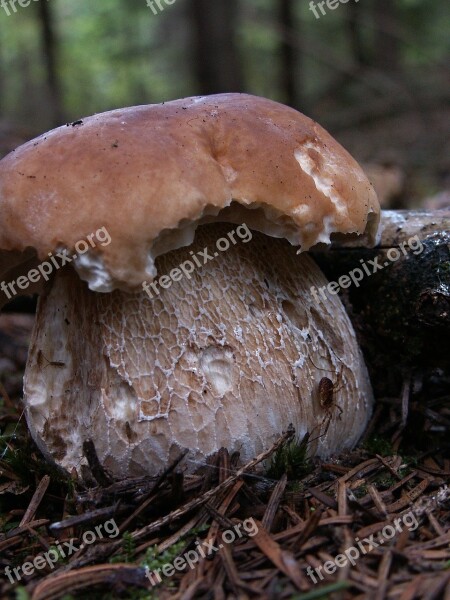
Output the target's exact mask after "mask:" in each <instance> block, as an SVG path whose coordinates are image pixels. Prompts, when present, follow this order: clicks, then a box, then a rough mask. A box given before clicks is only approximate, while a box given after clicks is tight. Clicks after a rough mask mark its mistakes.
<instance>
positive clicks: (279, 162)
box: [0, 94, 379, 476]
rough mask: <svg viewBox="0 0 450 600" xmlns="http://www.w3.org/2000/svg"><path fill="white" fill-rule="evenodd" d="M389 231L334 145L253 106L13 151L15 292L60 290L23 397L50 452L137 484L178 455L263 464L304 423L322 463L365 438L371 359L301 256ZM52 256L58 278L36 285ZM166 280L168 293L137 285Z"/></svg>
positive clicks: (1, 201)
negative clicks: (229, 454) (133, 477)
mask: <svg viewBox="0 0 450 600" xmlns="http://www.w3.org/2000/svg"><path fill="white" fill-rule="evenodd" d="M378 218H379V206H378V202H377V199H376V195H375V192H374V190H373V188H372V186H371V185H370V183H369V182H368V180H367V179H366V177H365V175H364V173H363V171H362V170H361V168H360V167H359V166H358V165H357V163H356V162H355V161H354V160H353V159H352V158H351V157H350V155H349V154H348V153H347V152H346V151H345V150H344V149H343V148H342V147H341V146H340V145H339V144H338V143H337V142H336V141H335V140H333V139H332V138H331V137H330V136H329V135H328V134H327V133H326V132H325V131H324V130H323V129H322V128H321V127H319V125H317V124H316V123H314V122H313V121H311V120H310V119H308V118H307V117H305V116H304V115H302V114H300V113H298V112H296V111H295V110H293V109H291V108H288V107H286V106H282V105H280V104H277V103H275V102H272V101H270V100H265V99H263V98H257V97H253V96H248V95H240V94H224V95H219V96H210V97H200V98H188V99H185V100H178V101H175V102H169V103H165V104H160V105H153V106H140V107H133V108H127V109H122V110H115V111H112V112H108V113H104V114H101V115H96V116H93V117H89V118H87V119H83V120H81V121H77V122H76V123H73V124H70V125H67V126H66V127H61V128H59V129H56V130H54V131H51V132H49V133H48V134H45V135H43V136H41V137H40V138H37V139H36V140H34V141H32V142H29V143H28V144H25V145H24V146H22V147H20V148H19V149H17V150H16V151H15V152H14V153H12V154H10V155H9V156H7V157H6V158H4V159H3V160H2V161H0V222H1V224H2V226H1V230H0V278H2V279H4V281H3V282H2V284H5V281H12V280H13V279H15V278H16V277H17V274H18V272H19V271H20V270H21V272H22V273H23V272H27V273H28V278H27V279H22V285H21V286H18V285H17V287H20V289H26V292H27V293H28V292H30V291H31V290H32V289H39V288H41V291H43V292H44V293H43V295H42V296H41V298H40V301H39V305H38V311H37V317H36V324H35V328H34V332H33V337H32V343H31V347H30V352H29V359H28V364H27V370H26V376H25V387H24V397H25V402H26V416H27V420H28V424H29V427H30V431H31V433H32V435H33V437H34V439H35V440H36V442H37V443H38V445H39V446H40V448H41V449H42V451H43V452H44V453H45V454H46V455H47V456H48V457H49V458H51V459H52V460H55V461H56V462H57V463H58V464H59V465H61V466H62V467H64V468H66V469H67V470H69V471H70V470H72V469H76V470H78V471H80V472H81V473H82V472H83V469H82V467H84V466H86V458H85V457H84V456H83V444H84V442H85V441H86V440H88V439H89V440H93V441H94V445H95V449H96V451H97V454H98V457H99V459H100V461H101V462H102V464H104V465H105V466H106V467H108V468H109V469H110V470H111V472H113V473H114V474H115V475H117V476H125V475H129V474H138V473H157V472H158V471H160V470H161V469H162V468H163V467H164V466H165V465H167V463H168V462H169V461H170V460H171V459H173V458H174V457H175V456H176V455H177V453H178V452H179V450H180V449H181V448H189V450H190V458H189V461H190V462H189V463H188V465H189V468H190V469H192V470H193V469H194V468H195V467H196V466H197V465H198V464H201V463H202V462H203V461H204V459H205V458H206V457H207V456H208V455H210V454H211V453H213V452H215V451H216V450H218V449H219V448H220V447H221V446H225V447H227V448H228V449H229V450H230V451H234V450H235V451H240V452H241V455H242V457H243V458H244V459H248V458H250V457H252V456H254V455H255V454H256V453H258V452H260V451H262V450H264V449H266V448H267V447H268V446H269V445H270V444H271V443H272V442H273V441H274V439H276V438H277V437H278V436H279V434H280V433H281V432H282V431H283V430H285V429H286V428H287V427H288V425H289V424H290V423H293V425H294V426H295V428H296V430H297V433H298V435H299V436H300V435H302V434H305V433H306V432H309V433H313V431H315V433H316V434H317V435H316V441H315V445H314V451H315V452H316V453H317V454H318V455H321V456H326V455H329V454H331V453H333V452H334V451H336V450H338V449H342V448H347V447H351V446H352V445H354V444H355V443H356V441H357V440H358V438H359V436H360V435H361V433H362V431H363V430H364V427H365V425H366V423H367V421H368V418H369V416H370V412H371V406H372V401H373V398H372V392H371V387H370V382H369V379H368V375H367V371H366V368H365V365H364V361H363V359H362V356H361V352H360V350H359V348H358V345H357V342H356V337H355V333H354V331H353V329H352V326H351V323H350V321H349V319H348V316H347V314H346V312H345V310H344V308H343V306H342V304H341V302H340V300H339V298H338V297H332V298H330V299H329V300H327V299H326V298H325V297H324V298H322V297H320V296H319V297H318V298H317V297H315V296H314V294H312V293H311V289H312V288H313V287H314V288H317V289H319V288H321V287H323V286H325V285H326V283H327V282H326V280H325V278H324V276H323V274H322V273H321V272H320V270H319V269H318V267H317V266H316V265H315V264H314V262H313V261H312V260H311V259H310V258H309V257H308V256H306V255H302V256H300V257H299V256H297V254H296V251H295V249H294V248H293V247H292V246H291V245H293V246H299V247H300V250H301V251H304V250H307V249H308V248H310V247H311V246H313V245H315V244H318V243H329V242H330V236H331V235H332V234H356V235H362V234H364V233H365V234H367V236H368V237H369V239H372V240H373V239H374V236H375V232H376V229H377V224H378ZM224 222H228V223H233V224H235V227H234V229H233V227H231V226H230V225H228V226H226V225H224ZM199 226H201V227H199ZM239 227H240V228H241V229H240V230H238V228H239ZM197 228H198V232H197V233H196V229H197ZM251 229H253V230H256V231H259V232H260V233H259V234H256V233H255V234H254V235H253V237H252V235H251V231H250V230H251ZM230 230H232V231H231V234H232V235H233V236H234V237H230ZM239 231H240V234H239ZM94 232H95V235H94V237H93V233H94ZM100 232H103V233H102V238H101V239H100V236H99V234H100ZM242 233H244V234H245V235H247V239H245V236H244V235H241V234H242ZM106 234H107V236H106ZM263 234H266V235H263ZM267 236H272V237H276V238H285V239H278V240H270V238H269V237H267ZM194 237H195V239H194ZM219 239H222V240H225V242H226V244H227V248H226V251H225V249H224V244H223V242H222V243H221V245H220V246H219ZM83 240H84V242H83V244H81V245H80V241H83ZM86 240H89V241H90V242H93V243H90V244H87V243H86ZM96 242H97V243H96ZM98 242H100V243H98ZM289 243H290V244H291V245H289ZM185 246H188V248H185ZM1 251H3V253H2V252H1ZM205 251H207V252H208V253H209V252H211V253H212V254H211V256H212V260H209V259H208V260H207V261H205V262H200V261H199V257H200V256H204V253H205ZM55 252H58V254H61V253H62V252H65V253H67V256H68V257H69V258H70V264H69V265H68V266H67V267H65V268H60V267H59V266H57V265H58V263H57V261H56V258H55V256H54V255H53V253H55ZM194 257H196V258H197V260H196V261H195V258H194ZM39 260H41V261H42V260H44V261H45V263H47V264H48V265H49V268H50V267H51V265H52V264H53V265H54V267H55V268H54V269H52V270H53V274H52V275H53V276H54V277H53V278H52V279H51V276H50V275H49V276H46V277H41V278H39V273H41V274H42V271H36V270H34V273H33V278H32V277H31V272H32V271H31V270H29V269H31V267H33V268H34V266H38V267H39V265H38V261H39ZM186 260H188V261H191V264H192V267H193V268H192V269H191V273H190V274H189V276H187V275H185V276H184V278H183V277H180V269H179V268H178V265H180V264H182V263H183V262H184V261H186ZM194 262H195V264H194ZM43 264H44V263H42V264H41V265H40V266H41V267H42V266H43ZM72 267H75V269H76V270H77V272H78V275H77V274H76V273H75V272H74V270H73V269H72ZM24 269H25V271H24ZM175 272H177V278H175V275H171V274H173V273H175ZM36 273H37V275H36ZM156 275H158V280H157V281H158V282H159V284H160V285H159V288H158V290H157V291H155V293H154V295H152V294H151V293H150V294H148V293H146V292H144V291H142V289H137V288H138V286H140V285H141V284H145V285H147V286H148V282H150V280H152V279H153V278H155V277H156ZM162 276H164V278H165V279H164V281H165V283H164V284H163V283H162V282H163V278H162ZM44 279H47V280H48V285H47V286H46V287H45V289H43V286H42V285H41V283H42V281H43V280H44ZM82 280H84V281H82ZM16 281H17V282H18V281H19V280H18V279H16ZM27 281H28V283H30V281H33V285H34V286H35V287H34V288H33V287H32V286H31V285H29V286H28V284H27ZM86 282H87V283H86ZM152 283H154V282H152ZM2 284H0V286H1V285H2ZM26 284H27V285H26ZM5 289H6V291H8V289H9V290H10V289H11V288H8V287H6V286H5ZM144 289H145V287H144ZM148 289H149V288H148V287H147V290H148ZM152 289H155V288H152ZM2 290H3V288H2ZM98 292H104V293H98ZM1 301H2V302H4V298H3V300H1ZM0 305H1V304H0ZM324 381H325V383H324ZM321 390H322V391H323V390H328V392H327V394H325V395H324V394H323V393H322V392H321ZM330 394H331V395H330Z"/></svg>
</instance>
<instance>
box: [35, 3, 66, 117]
mask: <svg viewBox="0 0 450 600" xmlns="http://www.w3.org/2000/svg"><path fill="white" fill-rule="evenodd" d="M38 10H39V20H40V27H41V40H42V50H43V55H44V61H45V66H46V70H47V85H48V90H49V95H50V105H51V118H52V121H53V123H54V124H55V125H61V123H62V122H63V121H64V117H63V109H62V102H61V86H60V82H59V78H58V72H57V66H56V65H57V41H56V36H55V28H54V23H53V15H52V7H51V4H50V3H49V2H47V0H40V2H39V3H38Z"/></svg>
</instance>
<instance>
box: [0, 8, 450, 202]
mask: <svg viewBox="0 0 450 600" xmlns="http://www.w3.org/2000/svg"><path fill="white" fill-rule="evenodd" d="M19 2H20V3H21V5H19ZM320 4H321V5H322V8H321V7H320V6H319V5H320ZM330 7H332V8H330ZM449 7H450V3H448V2H446V1H444V0H441V1H438V0H359V1H358V0H347V1H346V2H344V0H328V4H327V3H326V2H314V3H313V8H314V10H312V9H311V8H310V2H309V0H97V1H95V2H94V1H92V0H2V2H0V156H3V155H4V154H6V153H7V152H8V151H10V150H12V149H13V148H14V147H16V146H17V145H18V144H20V143H21V142H22V141H25V140H27V139H30V138H32V137H34V136H35V135H37V134H39V133H41V132H43V131H45V130H47V129H49V128H51V127H54V126H57V125H60V124H63V123H65V122H67V121H73V120H75V119H77V118H79V117H83V116H86V115H89V114H92V113H94V112H101V111H105V110H109V109H112V108H116V107H121V106H126V105H133V104H147V103H154V102H161V101H163V100H169V99H174V98H179V97H184V96H190V95H198V94H209V93H215V92H224V91H245V92H249V93H252V94H258V95H262V96H267V97H269V98H272V99H274V100H279V101H281V102H284V103H286V104H289V105H291V106H293V107H295V108H297V109H299V110H301V111H302V112H304V113H306V114H307V115H309V116H311V117H312V118H314V119H316V120H317V121H319V122H320V123H321V124H322V125H323V126H324V127H325V128H327V129H328V130H329V131H330V132H331V133H332V134H333V135H334V136H335V137H336V138H337V139H338V140H339V141H340V142H341V143H342V144H343V145H344V146H345V147H346V148H347V149H348V150H349V151H350V152H351V153H352V154H353V155H354V156H355V157H356V158H357V159H358V160H359V161H360V162H361V163H362V164H363V166H364V168H365V169H366V171H367V172H368V174H369V177H370V178H371V180H372V181H373V183H374V184H375V186H376V188H377V190H378V192H379V195H380V197H381V200H382V202H383V204H384V206H385V207H394V208H401V207H419V206H428V207H438V206H443V205H447V204H449V203H450V202H449V194H448V189H449V179H450V175H449V162H450V161H449V155H450V153H449V149H450V148H449V146H450V142H449V140H450V136H449V133H450V126H449V122H450V119H449V115H450V109H449V104H448V100H449V96H450V91H449V86H448V82H449V79H450V78H449V64H450V61H449V60H448V58H449V46H450V43H449V37H450V36H449V32H448V23H449V22H450V11H449ZM323 12H325V14H323Z"/></svg>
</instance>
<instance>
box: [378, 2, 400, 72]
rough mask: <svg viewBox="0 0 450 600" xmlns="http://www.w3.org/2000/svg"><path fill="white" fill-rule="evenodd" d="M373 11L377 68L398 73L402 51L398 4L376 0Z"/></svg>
mask: <svg viewBox="0 0 450 600" xmlns="http://www.w3.org/2000/svg"><path fill="white" fill-rule="evenodd" d="M373 10H374V15H375V27H376V36H375V57H376V60H375V62H376V66H377V67H378V68H379V69H380V70H381V71H386V72H388V73H389V72H392V71H398V70H399V68H400V51H399V36H398V31H397V29H398V23H399V20H398V17H397V9H396V3H395V2H393V1H392V0H376V2H375V5H374V8H373Z"/></svg>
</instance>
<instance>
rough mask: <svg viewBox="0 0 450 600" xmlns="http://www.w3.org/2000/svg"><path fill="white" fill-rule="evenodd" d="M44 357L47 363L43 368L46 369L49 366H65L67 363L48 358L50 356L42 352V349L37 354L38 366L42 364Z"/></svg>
mask: <svg viewBox="0 0 450 600" xmlns="http://www.w3.org/2000/svg"><path fill="white" fill-rule="evenodd" d="M42 359H44V360H45V362H46V363H47V364H46V365H45V367H44V368H43V369H42V370H44V369H46V368H47V367H65V366H66V363H65V362H62V361H60V360H48V358H47V357H46V356H45V354H44V353H43V352H42V350H38V354H37V364H38V367H40V366H41V365H42Z"/></svg>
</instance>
